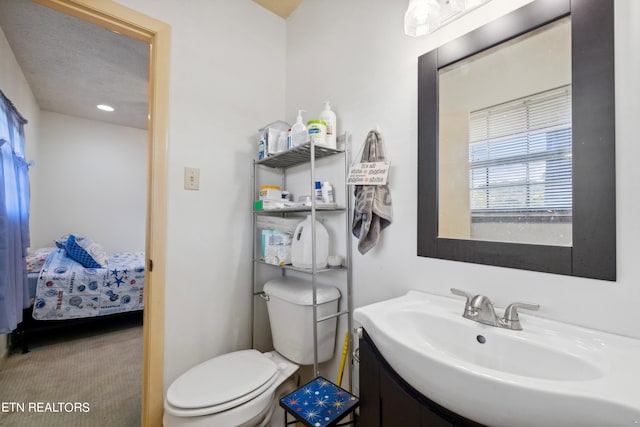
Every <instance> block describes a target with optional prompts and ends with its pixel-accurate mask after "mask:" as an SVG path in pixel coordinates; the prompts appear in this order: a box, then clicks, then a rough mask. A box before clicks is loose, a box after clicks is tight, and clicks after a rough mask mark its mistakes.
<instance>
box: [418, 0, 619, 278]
mask: <svg viewBox="0 0 640 427" xmlns="http://www.w3.org/2000/svg"><path fill="white" fill-rule="evenodd" d="M613 77H614V76H613V1H612V0H605V1H601V0H573V1H569V0H536V1H534V2H532V3H530V4H528V5H526V6H524V7H522V8H520V9H518V10H516V11H514V12H512V13H510V14H508V15H505V16H504V17H502V18H499V19H498V20H496V21H493V22H491V23H489V24H487V25H485V26H484V27H481V28H479V29H477V30H475V31H473V32H471V33H469V34H467V35H465V36H463V37H461V38H459V39H456V40H453V41H452V42H449V43H447V44H445V45H443V46H441V47H440V48H438V49H436V50H435V51H432V52H429V53H427V54H425V55H423V56H421V57H420V58H419V89H418V102H419V105H418V115H419V119H418V140H419V144H418V255H420V256H427V257H435V258H442V259H449V260H457V261H466V262H475V263H481V264H489V265H497V266H504V267H513V268H521V269H528V270H535V271H545V272H552V273H560V274H568V275H575V276H582V277H592V278H598V279H605V280H615V162H614V146H615V141H614V104H613V96H614V94H613V90H614V87H613Z"/></svg>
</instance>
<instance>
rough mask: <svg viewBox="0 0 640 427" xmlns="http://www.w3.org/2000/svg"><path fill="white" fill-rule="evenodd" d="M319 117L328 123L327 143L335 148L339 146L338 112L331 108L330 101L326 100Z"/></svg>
mask: <svg viewBox="0 0 640 427" xmlns="http://www.w3.org/2000/svg"><path fill="white" fill-rule="evenodd" d="M319 119H320V120H323V121H324V122H325V123H326V124H327V137H326V139H325V145H326V146H327V147H329V148H333V149H334V150H335V149H336V148H337V143H336V134H337V129H336V113H334V112H333V111H332V110H331V105H329V101H324V110H322V111H321V112H320V117H319Z"/></svg>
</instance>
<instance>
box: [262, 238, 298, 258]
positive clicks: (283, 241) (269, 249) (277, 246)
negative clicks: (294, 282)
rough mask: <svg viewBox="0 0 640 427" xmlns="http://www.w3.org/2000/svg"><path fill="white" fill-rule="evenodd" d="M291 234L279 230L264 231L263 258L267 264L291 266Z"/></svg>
mask: <svg viewBox="0 0 640 427" xmlns="http://www.w3.org/2000/svg"><path fill="white" fill-rule="evenodd" d="M291 239H292V235H291V234H290V233H283V232H281V231H277V230H262V257H263V259H264V261H265V262H266V263H267V264H273V265H285V264H291Z"/></svg>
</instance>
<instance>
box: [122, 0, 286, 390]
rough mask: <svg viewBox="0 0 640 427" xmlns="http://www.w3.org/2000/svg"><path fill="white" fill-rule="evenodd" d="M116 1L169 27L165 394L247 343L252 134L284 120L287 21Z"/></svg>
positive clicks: (232, 5)
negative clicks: (191, 179)
mask: <svg viewBox="0 0 640 427" xmlns="http://www.w3.org/2000/svg"><path fill="white" fill-rule="evenodd" d="M119 2H120V3H122V4H124V5H125V6H128V7H131V8H133V9H135V10H137V11H140V12H142V13H145V14H147V15H149V16H152V17H154V18H156V19H159V20H161V21H164V22H166V23H168V24H169V25H171V63H170V66H171V71H170V74H171V78H170V106H169V173H168V179H169V184H168V203H169V208H168V219H167V222H168V224H167V266H166V293H165V294H166V297H165V298H166V307H165V377H164V381H165V386H168V385H169V384H170V383H171V382H172V381H173V380H174V379H175V378H176V377H177V376H178V375H180V374H181V373H183V372H184V371H186V370H187V369H188V368H191V367H192V366H194V365H196V364H197V363H199V362H201V361H204V360H206V359H208V358H210V357H212V356H214V355H218V354H222V353H226V352H229V351H232V350H237V349H240V348H248V347H249V346H250V345H251V298H252V297H251V294H252V288H251V229H250V224H251V208H252V205H251V203H252V197H253V196H252V195H251V188H252V187H251V186H252V180H251V172H252V164H251V161H252V159H253V158H254V156H255V154H256V152H257V139H256V138H255V137H256V135H257V129H258V128H259V127H261V126H263V125H265V124H267V123H269V122H271V121H273V120H276V119H280V118H282V116H283V114H284V93H285V87H284V82H285V77H284V75H285V73H284V72H285V21H284V20H282V19H281V18H278V17H277V16H276V15H273V14H272V13H270V12H268V11H266V10H265V9H263V8H261V7H260V6H258V5H257V4H255V3H253V2H251V1H249V0H243V1H237V0H194V1H189V2H188V4H187V3H186V2H177V1H171V0H161V1H158V0H120V1H119ZM185 166H190V167H196V168H200V190H199V191H192V190H184V189H183V168H184V167H185Z"/></svg>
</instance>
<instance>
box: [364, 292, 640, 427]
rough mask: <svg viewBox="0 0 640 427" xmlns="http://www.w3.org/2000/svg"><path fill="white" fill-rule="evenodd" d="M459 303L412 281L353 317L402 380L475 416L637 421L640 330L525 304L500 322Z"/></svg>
mask: <svg viewBox="0 0 640 427" xmlns="http://www.w3.org/2000/svg"><path fill="white" fill-rule="evenodd" d="M464 303H465V301H464V299H462V298H449V297H442V296H436V295H431V294H427V293H422V292H415V291H411V292H409V293H407V294H406V295H404V296H402V297H399V298H394V299H391V300H388V301H383V302H380V303H377V304H372V305H369V306H366V307H361V308H358V309H356V310H355V311H354V314H353V317H354V320H355V321H356V323H359V324H360V325H362V326H363V327H364V329H365V330H366V331H367V333H368V334H369V336H370V337H371V338H372V339H373V341H374V343H375V344H376V347H377V348H378V350H380V352H381V353H382V355H383V356H384V358H385V359H386V360H387V361H388V362H389V364H390V365H391V367H393V369H394V370H395V371H396V372H397V373H398V374H399V375H400V376H402V377H403V378H404V379H405V381H407V382H408V383H409V384H411V385H412V386H413V387H414V388H415V389H416V390H418V391H419V392H421V393H422V394H424V395H425V396H427V397H428V398H430V399H431V400H433V401H434V402H436V403H439V404H440V405H442V406H444V407H445V408H448V409H450V410H452V411H453V412H456V413H458V414H460V415H463V416H465V417H467V418H469V419H472V420H474V421H477V422H480V423H482V424H486V425H490V426H495V427H500V426H505V427H506V426H509V427H511V426H516V425H517V426H519V427H528V426H531V427H539V426H581V427H584V426H593V427H602V426H611V427H613V426H634V425H640V340H635V339H632V338H626V337H621V336H618V335H613V334H607V333H603V332H598V331H594V330H589V329H585V328H580V327H577V326H572V325H568V324H565V323H561V322H555V321H550V320H545V319H543V318H540V317H536V316H528V315H527V314H526V313H525V312H524V311H523V312H522V313H521V314H520V319H521V322H522V327H523V330H522V331H512V330H507V329H501V328H496V327H493V326H488V325H484V324H481V323H478V322H474V321H472V320H469V319H465V318H463V317H462V312H463V309H464ZM498 311H499V312H501V310H498Z"/></svg>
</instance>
